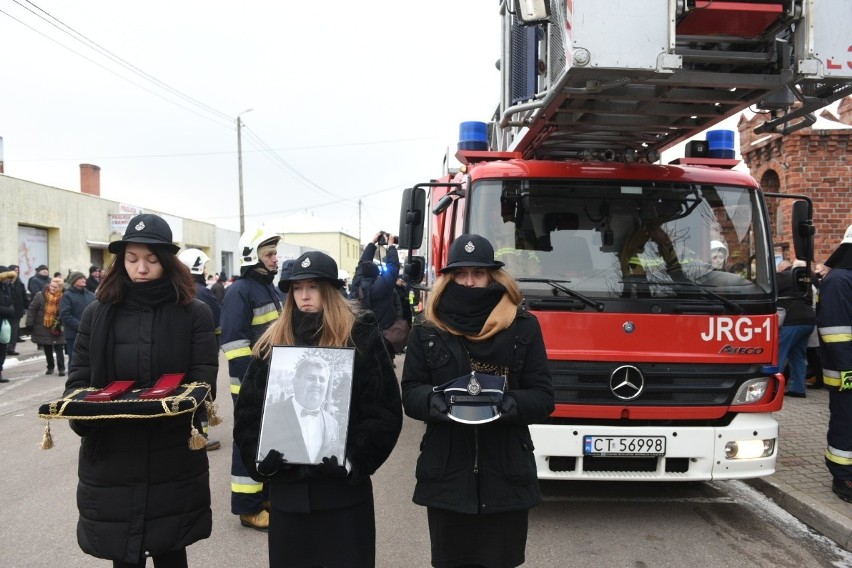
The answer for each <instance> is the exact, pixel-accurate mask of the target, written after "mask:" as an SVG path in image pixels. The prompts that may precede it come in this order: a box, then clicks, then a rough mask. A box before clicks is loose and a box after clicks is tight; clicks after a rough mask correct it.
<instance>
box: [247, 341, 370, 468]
mask: <svg viewBox="0 0 852 568" xmlns="http://www.w3.org/2000/svg"><path fill="white" fill-rule="evenodd" d="M354 366H355V349H354V348H352V347H304V346H293V345H275V346H273V347H272V354H271V356H270V360H269V375H268V377H267V381H266V392H265V393H264V403H263V415H262V418H261V423H260V440H259V443H258V449H257V456H256V460H257V463H260V462H262V461H263V459H264V458H265V457H266V455H267V453H269V451H270V450H277V451H279V452H281V453H282V454H283V455H284V459H286V460H287V462H288V463H293V464H314V465H315V464H319V463H321V462H322V459H323V458H327V457H332V456H336V457H337V461H338V463H339V464H340V465H343V464H344V462H345V458H346V455H345V452H346V438H347V433H348V432H347V430H348V426H349V410H350V402H351V399H352V373H353V371H354Z"/></svg>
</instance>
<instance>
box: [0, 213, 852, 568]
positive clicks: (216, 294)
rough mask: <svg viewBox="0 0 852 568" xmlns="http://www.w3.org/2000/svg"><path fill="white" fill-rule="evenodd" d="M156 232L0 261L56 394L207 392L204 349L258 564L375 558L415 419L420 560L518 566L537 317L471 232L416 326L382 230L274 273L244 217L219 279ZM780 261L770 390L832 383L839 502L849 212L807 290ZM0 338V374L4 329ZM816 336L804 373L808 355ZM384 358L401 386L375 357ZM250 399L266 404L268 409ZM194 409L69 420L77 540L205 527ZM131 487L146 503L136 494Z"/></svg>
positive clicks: (831, 438) (537, 393)
mask: <svg viewBox="0 0 852 568" xmlns="http://www.w3.org/2000/svg"><path fill="white" fill-rule="evenodd" d="M171 239H172V234H171V229H170V227H169V226H168V224H167V222H166V221H165V220H164V219H162V218H161V217H158V216H156V215H151V214H144V215H140V216H138V217H137V218H135V219H134V220H132V221H131V223H130V225H129V226H128V229H127V231H126V233H125V234H124V236H123V237H122V239H121V240H119V241H114V242H112V243H110V245H109V250H110V252H111V253H113V254H114V255H115V256H114V258H113V260H112V262H111V263H110V265H109V266H108V267H107V268H106V269H105V270H103V271H102V270H101V269H100V268H99V267H96V266H93V267H92V268H91V269H90V270H89V276H88V277H86V276H85V275H84V274H83V273H82V272H76V271H71V272H70V273H69V275H68V276H67V277H66V278H62V277H61V275H56V274H55V275H54V276H53V277H52V278H51V277H49V276H48V273H49V271H48V269H47V267H46V266H40V267H39V269H38V270H37V271H36V275H35V276H33V277H32V278H31V279H30V282H29V290H27V289H25V288H24V287H23V285H22V284H21V283H20V279H19V278H18V273H17V271H16V267H14V266H11V267H0V319H5V320H13V319H16V320H18V321H20V320H21V318H22V317H23V316H24V315H26V326H27V327H28V328H29V329H30V330H31V338H32V341H34V342H35V343H36V344H38V345H39V348H40V349H41V350H43V351H44V353H45V359H46V361H47V371H46V374H53V373H54V372H56V371H58V373H59V375H60V376H64V375H65V374H66V372H67V375H68V379H67V381H66V384H65V389H66V395H68V393H71V392H74V391H75V390H76V389H80V388H92V387H104V386H105V385H106V384H107V383H108V382H109V381H110V380H111V379H112V378H114V377H118V376H121V377H122V378H125V377H126V378H132V379H134V380H136V381H137V384H138V386H140V387H147V386H151V385H153V384H154V383H155V382H156V380H157V378H158V377H159V376H160V375H161V374H164V373H186V375H187V377H191V380H193V381H202V382H206V383H208V384H209V385H210V387H211V391H212V395H213V396H214V397H215V392H216V377H217V372H218V366H219V357H218V354H219V352H220V351H221V352H222V353H224V356H225V359H226V360H227V364H228V374H229V377H230V393H231V395H232V399H233V407H234V429H233V440H234V443H233V446H232V447H233V453H232V455H231V480H230V481H231V512H232V513H233V514H234V515H235V516H236V517H237V519H238V522H239V523H240V524H241V525H242V526H244V527H248V528H250V529H255V530H260V531H264V532H267V533H268V548H269V564H270V566H276V567H277V566H297V567H298V566H306V567H308V566H330V567H331V566H356V567H358V566H375V565H376V550H375V539H376V531H375V511H374V502H373V491H374V489H373V485H372V483H371V476H372V475H373V474H374V473H375V472H376V471H377V470H378V469H379V468H380V467H381V466H382V464H383V463H384V462H385V460H386V459H387V458H388V457H389V455H390V454H391V452H392V451H393V449H394V446H395V444H396V442H397V439H398V436H399V434H400V431H401V427H402V416H403V414H406V415H408V416H410V417H411V418H414V419H416V420H419V421H422V422H423V423H425V426H426V429H425V433H424V435H423V440H422V442H421V446H420V447H421V451H420V455H419V457H418V460H417V464H416V467H414V471H415V478H416V486H415V489H414V494H413V501H414V502H415V503H417V504H419V505H422V506H424V507H425V508H426V512H427V525H428V530H429V535H430V541H431V549H430V553H431V563H432V565H433V566H436V567H455V566H482V567H486V566H487V567H513V566H518V565H520V564H522V563H523V562H524V560H525V548H526V541H527V526H528V513H529V510H530V509H531V508H532V507H535V506H536V505H537V504H538V503H539V502H540V501H541V493H540V490H539V486H538V479H537V475H536V468H535V461H534V457H533V453H532V441H531V439H530V432H529V425H531V424H535V423H539V422H543V421H545V420H546V419H547V417H548V416H549V415H550V414H551V412H552V411H553V408H554V395H553V387H552V380H551V375H550V370H549V366H548V362H547V355H546V352H545V346H544V340H543V337H542V333H541V329H540V327H539V324H538V321H537V320H536V318H535V317H534V316H533V315H531V314H530V313H529V312H528V311H527V310H526V309H525V308H524V307H523V304H522V296H521V292H520V290H519V289H518V286H517V284H516V282H515V281H514V279H513V278H512V277H511V275H509V273H508V272H506V271H505V270H504V268H503V266H504V265H503V263H502V262H501V261H500V260H497V258H496V257H495V252H494V248H493V246H492V244H491V243H490V242H489V241H488V240H487V239H485V238H484V237H482V236H480V235H475V234H466V235H461V236H460V237H458V238H457V239H456V240H454V241H453V243H452V244H451V246H450V248H449V254H448V258H447V264H446V266H444V267H443V268H442V269H441V271H440V276H439V278H438V279H437V280H436V282H435V283H434V286H433V288H432V290H431V294H430V297H429V301H428V302H427V303H426V306H425V310H424V313H423V314H422V321H418V322H417V324H416V325H412V324H414V323H415V322H414V318H413V310H412V304H413V302H412V295H411V290H410V289H409V288H408V287H407V286H406V283H405V281H404V280H403V279H401V278H399V274H400V272H399V257H398V254H397V251H396V247H395V246H394V237H393V236H392V235H389V234H387V233H384V232H381V231H380V232H378V233H376V235H375V236H374V237H373V239H372V240H371V242H370V243H368V244H367V245H366V246H365V248H364V253H363V255H362V257H361V259H360V262H359V264H358V268H357V270H356V272H355V275H354V277H353V279H352V283H351V285H349V286H347V285H346V283H345V282H344V281H343V280H341V279H340V272H339V271H338V266H337V263H336V262H335V261H334V259H333V258H331V257H330V256H328V255H327V254H325V253H323V252H320V251H311V252H307V253H305V254H302V255H301V256H300V257H298V258H296V259H292V260H290V261H286V262H285V263H283V264H281V265H280V268H281V273H280V274H279V258H278V252H277V246H278V242H279V236H278V235H277V234H275V233H271V232H267V231H265V230H263V229H261V230H257V231H247V232H246V233H244V234H243V235H242V236H241V238H240V245H239V248H240V251H241V257H240V274H239V276H237V277H236V278H233V279H230V280H229V279H228V278H226V276H225V275H224V274H213V275H210V274H208V268H207V265H208V263H209V261H210V259H209V258H208V257H207V255H206V254H204V252H203V251H201V250H199V249H185V250H183V251H180V249H179V248H178V247H177V246H176V245H174V244H173V243H172V240H171ZM382 251H383V253H384V257H383V258H381V257H380V258H379V262H376V261H375V260H374V259H375V257H376V254H377V252H378V253H379V254H380V255H381V254H382ZM723 252H724V251H722V252H720V253H719V254H720V255H722V253H723ZM796 270H797V267H796V266H795V265H793V264H791V263H789V262H782V263H780V264H779V266H778V273H777V276H776V278H777V283H778V289H779V296H780V297H781V298H782V300H781V305H782V307H784V309H785V312H786V318H785V320H784V322H783V325H782V327H781V330H780V353H779V365H781V366H782V367H786V368H787V370H786V372H785V374H786V376H787V377H788V382H787V393H786V394H787V395H788V396H793V397H796V396H806V395H805V389H806V388H807V386H811V385H810V384H809V383H810V382H811V381H810V380H809V379H810V377H811V376H812V375H813V376H819V377H820V378H821V381H820V382H821V383H823V384H824V385H825V386H826V387H828V388H831V394H830V397H831V398H830V400H831V402H830V415H831V419H830V424H829V431H828V443H829V448H828V451H827V452H826V464H827V467H828V469H829V471H830V472H831V474H832V476H833V483H832V488H833V490H834V492H835V493H836V494H837V495H838V496H839V497H840V498H841V499H843V500H846V501H850V502H852V466H850V465H849V461H850V460H849V457H848V456H849V455H852V434H850V433H849V428H848V424H849V423H852V394H850V393H852V350H850V347H852V341H850V337H852V333H850V325H852V303H850V301H849V298H850V297H852V292H850V290H852V288H850V286H852V277H850V276H849V274H852V273H850V270H852V226H850V228H849V230H847V233H846V235H845V236H844V238H843V240H842V241H841V244H840V246H839V247H838V248H837V250H836V251H835V252H834V253H833V254H832V255H831V257H830V258H829V259H827V260H826V261H825V263H824V264H820V265H817V269H816V271H815V273H814V274H813V283H814V289H813V294H812V295H811V294H809V295H806V296H801V294H798V293H797V292H796V290H797V289H798V288H797V284H796V278H797V276H796V272H795V271H796ZM276 280H277V285H276V284H275V282H276ZM395 328H396V329H395ZM10 331H13V332H14V334H10V335H11V336H13V337H14V340H15V341H14V342H13V341H11V337H10V339H9V340H7V344H6V345H5V348H4V349H0V370H2V363H3V358H5V355H6V353H12V354H14V353H15V350H14V347H15V345H16V342H19V341H23V338H22V337H19V336H18V333H19V330H18V329H12V330H10ZM400 334H401V336H400ZM814 336H816V337H818V340H819V342H820V346H821V349H820V350H819V356H818V357H817V363H816V365H817V366H818V369H814V368H813V365H812V364H809V363H811V361H810V359H811V355H812V352H813V350H810V351H809V350H808V340H809V339H813V337H814ZM400 337H402V338H400ZM519 338H522V339H523V340H522V341H519ZM282 347H293V348H302V349H306V350H308V352H309V353H310V354H309V355H306V356H304V357H303V358H302V359H301V360H300V361H299V362H298V363H297V364H296V365H295V366H294V368H293V369H291V370H290V371H289V372H290V373H291V374H292V378H291V379H290V380H291V385H292V386H291V387H290V392H289V395H288V396H287V395H286V394H287V393H285V395H282V397H280V398H277V399H275V402H274V403H270V400H271V399H270V397H269V396H268V392H269V389H270V388H271V382H272V381H273V380H274V379H273V377H275V376H276V374H277V373H280V372H281V369H280V368H279V366H278V364H277V363H276V362H275V360H274V350H275V349H278V348H282ZM341 349H350V350H352V352H353V355H354V363H353V364H352V368H351V369H350V371H351V376H349V388H350V389H351V390H350V391H349V392H348V396H349V397H351V398H349V399H347V404H346V407H347V411H346V413H344V414H337V413H336V405H335V400H337V399H335V396H337V395H335V394H334V393H335V389H336V384H337V383H338V382H339V377H337V376H336V375H335V374H334V373H333V372H332V370H331V366H330V365H329V359H328V354H329V353H330V352H332V351H334V350H341ZM401 352H404V353H406V355H407V356H406V358H405V364H404V367H403V369H402V373H401V382H400V381H398V380H397V377H396V373H395V371H394V370H393V368H394V367H395V364H394V362H393V359H394V355H396V354H398V353H401ZM66 357H67V360H66ZM66 361H67V363H66ZM285 374H286V372H285ZM0 377H2V376H1V375H0ZM0 380H3V379H2V378H0ZM187 380H189V379H187ZM492 385H499V387H497V388H496V391H497V392H499V395H498V396H494V397H493V398H489V399H487V400H486V404H482V402H481V401H482V399H479V400H477V402H476V404H473V403H472V402H470V400H468V399H470V398H471V397H464V396H463V397H457V396H455V397H454V396H448V395H447V393H448V392H449V391H450V390H453V389H456V388H461V389H462V390H466V392H467V393H469V394H475V393H477V394H478V393H479V392H480V391H481V390H483V389H486V387H487V390H489V392H491V391H494V388H492ZM276 388H277V387H276ZM199 408H201V407H199ZM285 410H286V412H285ZM279 411H280V412H279ZM270 412H271V413H273V414H275V413H276V412H277V413H278V414H280V416H275V417H274V418H269V419H268V420H267V419H266V418H265V415H266V414H267V413H270ZM206 420H207V415H206V412H205V411H204V409H201V411H200V412H196V413H193V414H192V416H191V417H190V416H186V418H185V420H184V419H181V420H178V419H172V420H171V421H169V420H166V421H164V422H162V423H161V424H158V427H156V428H151V427H149V426H147V425H145V424H140V421H126V420H101V421H86V422H81V421H72V423H71V424H72V429H73V430H74V431H75V432H76V433H77V434H79V435H80V436H81V446H80V455H79V462H80V463H79V467H78V473H79V486H78V491H77V500H78V508H79V511H80V519H79V526H80V527H81V528H80V530H78V541H79V544H80V547H81V548H82V550H83V551H85V552H86V553H88V554H91V555H93V556H95V557H98V558H103V559H107V560H111V561H112V563H113V566H114V567H119V568H124V567H131V566H134V567H139V566H145V562H146V559H147V558H148V557H151V558H153V560H154V565H155V566H157V567H166V568H168V567H178V568H179V567H185V566H187V554H186V548H187V547H188V546H190V545H191V544H193V543H195V542H198V541H199V540H202V539H204V538H207V537H208V536H210V534H211V532H212V513H211V509H210V480H209V463H208V459H207V452H204V451H197V450H199V449H203V448H204V447H205V446H203V445H202V446H201V447H195V448H193V447H192V444H189V445H188V444H187V443H186V431H187V428H189V427H191V428H193V429H196V428H197V429H199V430H202V431H204V432H206ZM187 421H189V422H190V423H189V424H187V423H186V422H187ZM265 428H269V429H276V431H277V430H287V431H288V436H289V437H287V436H285V438H286V439H289V440H291V442H288V443H287V445H286V447H285V445H282V446H281V447H271V448H266V449H264V450H261V448H260V445H261V438H262V433H263V431H264V429H265ZM341 433H345V435H344V436H341ZM278 439H282V438H278ZM341 440H345V442H342V441H341ZM214 444H215V445H216V447H218V444H219V443H218V441H211V440H209V439H208V441H207V445H206V448H207V449H208V450H210V449H215V448H211V445H214ZM127 448H132V449H133V450H134V451H132V452H130V453H128V452H127V451H126V450H127ZM165 464H168V467H165ZM140 466H143V467H140ZM129 472H133V473H132V475H129ZM155 488H156V491H155V493H149V492H151V491H154V490H155ZM146 494H150V495H155V497H153V498H147V499H142V500H140V499H139V497H138V496H139V495H146ZM329 534H333V535H334V538H332V539H329V538H328V535H329Z"/></svg>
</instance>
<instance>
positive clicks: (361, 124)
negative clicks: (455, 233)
mask: <svg viewBox="0 0 852 568" xmlns="http://www.w3.org/2000/svg"><path fill="white" fill-rule="evenodd" d="M79 40H82V41H79ZM499 40H500V19H499V15H498V2H497V1H496V0H430V1H428V2H400V1H399V0H395V1H390V0H375V1H372V2H353V1H351V0H348V1H344V0H326V1H324V2H269V1H267V0H264V1H258V0H243V1H241V2H222V1H210V0H206V1H199V0H179V1H175V0H169V1H165V0H148V1H146V2H115V1H114V0H113V1H107V0H74V1H73V2H69V1H67V0H63V1H60V0H39V1H37V2H36V3H31V2H26V1H24V0H0V45H2V58H0V61H2V72H0V77H1V79H0V81H2V86H0V137H2V138H3V146H4V162H5V173H6V175H9V176H12V177H17V178H21V179H26V180H30V181H34V182H39V183H43V184H46V185H50V186H54V187H59V188H64V189H69V190H74V191H78V190H79V188H80V174H79V164H81V163H90V164H95V165H98V166H100V167H101V196H102V197H104V198H107V199H111V200H115V201H119V202H122V203H127V204H130V205H136V206H139V207H142V208H149V209H156V210H160V211H163V212H167V213H171V214H175V215H179V216H184V217H189V218H192V219H198V220H202V221H207V222H212V223H215V224H217V225H219V226H222V227H225V228H228V229H233V230H238V229H239V197H238V196H239V192H238V173H237V172H238V167H237V162H238V161H237V134H236V117H237V115H238V114H240V113H242V111H245V110H246V109H253V110H252V111H251V112H246V113H245V114H242V120H243V122H244V125H245V126H244V128H243V185H244V196H245V217H246V226H247V227H252V226H255V225H258V224H261V223H266V224H268V225H270V226H273V227H275V228H276V229H282V230H295V231H301V230H344V231H346V232H348V233H350V234H352V235H355V236H359V235H358V231H359V218H360V223H361V228H362V231H361V236H362V237H363V239H364V240H367V239H369V238H370V237H371V236H372V235H373V233H375V231H376V230H378V229H384V230H389V231H392V232H395V231H396V227H397V225H398V222H399V194H400V191H401V190H402V189H403V188H405V187H407V186H411V185H413V184H414V183H417V182H423V181H428V180H429V179H431V178H434V177H437V176H438V175H440V173H441V168H442V159H443V156H444V153H445V152H446V150H447V148H448V147H449V148H450V149H451V154H452V153H454V152H455V144H456V142H457V134H458V125H459V123H460V122H462V121H465V120H482V121H487V120H488V119H489V118H490V117H491V115H492V113H493V111H494V109H495V108H496V105H497V102H498V97H499V72H498V71H497V69H496V68H495V62H496V60H497V59H498V57H499V49H500V41H499ZM93 47H94V49H93ZM359 199H360V200H361V202H362V207H361V214H360V217H359V207H358V200H359ZM307 216H312V217H308V222H306V218H305V217H307Z"/></svg>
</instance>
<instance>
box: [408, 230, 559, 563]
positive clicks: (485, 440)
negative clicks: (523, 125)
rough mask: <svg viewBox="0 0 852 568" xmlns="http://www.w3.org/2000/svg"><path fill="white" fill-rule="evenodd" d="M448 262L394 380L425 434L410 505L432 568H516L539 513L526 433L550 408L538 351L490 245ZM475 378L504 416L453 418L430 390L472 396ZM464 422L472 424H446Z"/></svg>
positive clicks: (540, 344) (529, 321)
mask: <svg viewBox="0 0 852 568" xmlns="http://www.w3.org/2000/svg"><path fill="white" fill-rule="evenodd" d="M448 261H449V262H448V264H447V266H445V267H444V268H443V269H442V270H441V272H442V276H441V278H440V279H439V280H438V281H437V282H436V284H435V286H434V287H433V289H432V292H431V295H430V298H429V304H428V306H427V308H426V323H425V324H424V325H420V326H415V327H414V329H413V330H412V333H411V336H410V337H409V340H408V348H407V350H406V358H405V367H404V369H403V372H402V400H403V406H404V408H405V413H406V414H408V415H409V416H411V417H412V418H415V419H417V420H422V421H424V422H426V433H425V434H424V436H423V441H422V442H421V444H420V450H421V451H420V456H419V458H418V460H417V469H416V477H417V485H416V487H415V489H414V502H415V503H417V504H419V505H424V506H426V507H427V516H428V520H429V535H430V537H431V541H432V566H437V567H441V568H443V567H453V566H485V567H489V568H504V567H506V568H508V567H514V566H518V565H520V564H522V563H523V562H524V556H525V549H526V539H527V518H528V511H529V509H530V508H532V507H534V506H535V505H537V504H538V503H539V502H540V501H541V493H540V491H539V486H538V476H537V474H536V466H535V459H534V457H533V445H532V440H531V439H530V433H529V428H528V427H527V426H528V425H529V424H533V423H537V422H543V421H544V420H546V419H547V417H548V416H549V415H550V413H551V412H553V408H554V405H553V387H552V385H551V376H550V370H549V368H548V365H547V354H546V352H545V348H544V340H543V339H542V335H541V329H540V327H539V325H538V320H536V319H535V317H533V316H532V315H531V314H529V313H527V312H526V311H524V310H522V309H521V308H519V304H520V302H521V293H520V290H519V289H518V287H517V285H516V284H515V282H514V280H512V278H511V276H509V274H508V273H507V272H505V271H504V270H502V269H501V267H502V266H503V263H501V262H499V261H495V260H494V249H493V247H492V246H491V243H489V242H488V241H487V240H486V239H484V238H483V237H481V236H479V235H461V236H460V237H458V238H457V239H456V240H455V241H454V242H453V243H452V245H451V246H450V250H449V259H448ZM476 373H479V381H477V379H476V378H475V377H476ZM483 375H491V376H492V377H498V378H502V380H499V379H498V380H499V383H502V384H503V385H504V386H505V392H504V395H503V399H502V405H501V407H500V408H494V409H492V408H491V407H490V406H485V407H461V408H453V409H450V408H448V405H447V403H446V400H445V398H444V394H443V392H440V389H437V391H436V389H435V387H440V386H441V385H445V384H446V383H448V382H450V381H453V380H454V379H457V378H463V380H462V381H461V382H462V383H464V385H466V387H465V388H467V390H468V392H469V393H470V394H473V395H475V394H478V391H479V389H480V388H484V386H483V383H480V381H484V380H485V377H483ZM463 411H464V412H469V413H472V414H473V416H470V417H468V419H467V421H466V422H458V421H455V420H454V419H451V416H450V415H453V416H452V418H458V417H460V416H461V415H462V414H463ZM476 413H479V415H476Z"/></svg>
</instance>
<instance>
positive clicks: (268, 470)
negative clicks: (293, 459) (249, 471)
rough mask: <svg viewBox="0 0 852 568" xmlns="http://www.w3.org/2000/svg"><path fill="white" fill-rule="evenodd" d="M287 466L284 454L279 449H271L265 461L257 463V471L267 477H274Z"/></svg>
mask: <svg viewBox="0 0 852 568" xmlns="http://www.w3.org/2000/svg"><path fill="white" fill-rule="evenodd" d="M285 466H287V460H285V459H284V454H282V453H281V452H279V451H278V450H269V452H268V453H267V454H266V457H265V458H263V461H262V462H260V463H259V464H257V473H259V474H260V475H264V476H266V477H272V476H273V475H275V474H276V473H278V472H279V471H281V470H282V469H284V467H285Z"/></svg>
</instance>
